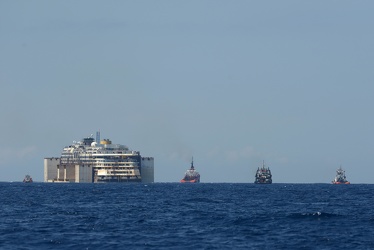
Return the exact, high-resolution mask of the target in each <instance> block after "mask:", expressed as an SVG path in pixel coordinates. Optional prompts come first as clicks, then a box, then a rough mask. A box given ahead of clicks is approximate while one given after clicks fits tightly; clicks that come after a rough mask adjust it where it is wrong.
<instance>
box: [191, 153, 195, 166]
mask: <svg viewBox="0 0 374 250" xmlns="http://www.w3.org/2000/svg"><path fill="white" fill-rule="evenodd" d="M191 169H195V168H194V166H193V156H192V161H191Z"/></svg>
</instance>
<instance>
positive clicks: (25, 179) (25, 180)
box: [23, 174, 32, 183]
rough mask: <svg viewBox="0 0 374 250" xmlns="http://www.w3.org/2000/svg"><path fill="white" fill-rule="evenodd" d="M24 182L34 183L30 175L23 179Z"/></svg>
mask: <svg viewBox="0 0 374 250" xmlns="http://www.w3.org/2000/svg"><path fill="white" fill-rule="evenodd" d="M23 182H25V183H31V182H32V178H31V176H30V175H28V174H27V175H26V176H25V178H24V179H23Z"/></svg>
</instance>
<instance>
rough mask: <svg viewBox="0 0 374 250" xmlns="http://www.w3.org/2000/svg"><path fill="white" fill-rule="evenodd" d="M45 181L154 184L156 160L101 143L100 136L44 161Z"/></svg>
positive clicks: (77, 143) (119, 145) (80, 142)
mask: <svg viewBox="0 0 374 250" xmlns="http://www.w3.org/2000/svg"><path fill="white" fill-rule="evenodd" d="M44 181H45V182H86V183H87V182H95V183H100V182H154V159H153V157H142V156H141V155H140V152H139V151H133V150H130V149H129V148H128V147H127V146H125V145H121V144H113V143H112V141H111V140H109V139H103V140H100V133H99V132H98V133H97V134H96V140H95V139H94V137H93V135H91V136H89V137H85V138H83V139H82V140H81V141H78V142H76V141H74V142H73V144H71V145H69V146H66V147H64V148H63V150H62V153H61V157H52V158H45V159H44Z"/></svg>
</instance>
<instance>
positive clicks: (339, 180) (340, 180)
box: [332, 166, 351, 184]
mask: <svg viewBox="0 0 374 250" xmlns="http://www.w3.org/2000/svg"><path fill="white" fill-rule="evenodd" d="M332 184H351V183H350V182H349V181H347V178H346V177H345V171H344V170H343V169H342V167H341V166H340V167H339V168H338V170H336V176H335V179H334V180H333V181H332Z"/></svg>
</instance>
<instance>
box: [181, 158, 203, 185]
mask: <svg viewBox="0 0 374 250" xmlns="http://www.w3.org/2000/svg"><path fill="white" fill-rule="evenodd" d="M180 182H181V183H199V182H200V174H199V172H197V171H196V170H195V167H194V166H193V158H192V162H191V168H190V169H188V170H187V171H186V173H185V174H184V178H183V179H182V180H181V181H180Z"/></svg>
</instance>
